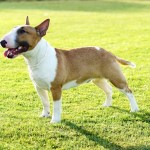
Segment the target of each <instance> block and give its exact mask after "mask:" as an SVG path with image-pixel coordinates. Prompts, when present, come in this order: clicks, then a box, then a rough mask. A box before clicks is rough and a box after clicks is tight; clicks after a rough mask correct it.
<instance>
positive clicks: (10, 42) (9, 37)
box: [2, 26, 21, 48]
mask: <svg viewBox="0 0 150 150" xmlns="http://www.w3.org/2000/svg"><path fill="white" fill-rule="evenodd" d="M20 27H21V26H17V27H15V28H13V29H12V30H11V31H10V32H9V33H7V34H6V35H4V37H3V38H2V39H3V40H5V41H6V42H7V44H6V47H7V48H16V47H17V46H16V37H17V30H18V29H19V28H20Z"/></svg>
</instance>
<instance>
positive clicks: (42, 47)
mask: <svg viewBox="0 0 150 150" xmlns="http://www.w3.org/2000/svg"><path fill="white" fill-rule="evenodd" d="M49 50H54V48H53V47H52V46H50V45H49V44H48V42H47V41H46V40H45V39H43V38H42V39H41V40H40V41H39V42H38V44H37V45H36V46H35V47H34V49H32V50H30V51H28V52H25V53H23V56H24V57H25V61H26V62H27V64H28V65H29V67H30V68H33V67H36V66H38V65H39V64H40V63H42V61H44V59H45V57H46V56H47V52H48V51H49Z"/></svg>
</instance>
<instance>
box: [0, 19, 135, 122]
mask: <svg viewBox="0 0 150 150" xmlns="http://www.w3.org/2000/svg"><path fill="white" fill-rule="evenodd" d="M49 23H50V20H49V19H46V20H45V21H43V22H42V23H41V24H39V25H38V26H36V27H32V26H30V23H29V18H28V17H27V18H26V24H25V25H22V26H16V27H15V28H13V29H12V30H11V31H10V32H9V33H7V34H6V35H4V37H3V38H2V40H1V42H0V43H1V46H2V47H3V48H7V49H8V50H6V51H5V52H4V56H5V57H7V58H11V59H12V58H15V57H17V56H18V55H23V56H24V58H25V61H26V62H27V65H28V69H29V74H30V78H31V80H32V82H33V84H34V86H35V89H36V91H37V93H38V95H39V97H40V99H41V101H42V104H43V111H42V114H41V116H42V117H49V115H50V104H49V98H48V93H47V91H51V93H52V97H53V113H52V119H51V123H57V122H60V121H61V113H62V99H61V95H62V90H66V89H69V88H72V87H76V86H78V85H80V84H82V83H86V82H89V81H92V82H93V83H94V84H95V85H97V86H98V87H99V88H101V89H102V90H103V91H104V92H105V94H106V101H105V103H104V104H103V105H104V106H106V107H108V106H111V105H112V87H111V86H110V84H109V83H108V82H107V81H110V82H111V83H112V84H113V85H114V86H115V87H116V88H118V89H119V90H120V91H121V92H123V93H124V94H125V95H126V96H127V97H128V99H129V102H130V107H131V112H136V111H138V105H137V102H136V100H135V97H134V95H133V93H132V91H131V89H129V87H128V84H127V81H126V78H125V76H124V75H123V73H122V71H121V69H120V66H119V64H118V63H120V64H122V65H128V66H131V67H135V64H134V63H132V62H129V61H126V60H123V59H121V58H119V57H117V56H115V55H113V54H112V53H110V52H108V51H106V50H104V49H103V48H100V47H96V46H94V47H93V46H91V47H81V48H74V49H71V50H62V49H58V48H54V47H53V46H51V45H50V44H49V43H48V42H47V41H46V40H45V39H44V38H43V36H45V35H46V32H47V30H48V28H49Z"/></svg>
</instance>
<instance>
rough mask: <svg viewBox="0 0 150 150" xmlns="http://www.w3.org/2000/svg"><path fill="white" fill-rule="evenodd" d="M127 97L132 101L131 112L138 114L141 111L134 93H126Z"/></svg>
mask: <svg viewBox="0 0 150 150" xmlns="http://www.w3.org/2000/svg"><path fill="white" fill-rule="evenodd" d="M126 95H127V97H128V98H129V101H130V106H131V112H136V111H138V110H139V108H138V105H137V102H136V100H135V97H134V95H133V94H132V93H126Z"/></svg>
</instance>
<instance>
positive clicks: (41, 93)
mask: <svg viewBox="0 0 150 150" xmlns="http://www.w3.org/2000/svg"><path fill="white" fill-rule="evenodd" d="M35 88H36V91H37V93H38V95H39V97H40V99H41V101H42V104H43V111H42V114H41V117H49V116H50V104H49V97H48V92H47V91H46V90H43V89H41V88H39V87H38V86H35Z"/></svg>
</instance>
